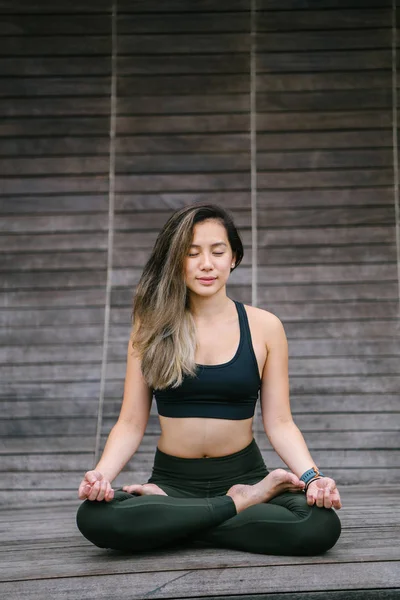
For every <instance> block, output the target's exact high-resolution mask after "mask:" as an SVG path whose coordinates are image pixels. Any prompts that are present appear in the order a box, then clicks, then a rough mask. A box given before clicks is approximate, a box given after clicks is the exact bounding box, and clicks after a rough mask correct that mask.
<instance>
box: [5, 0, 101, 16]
mask: <svg viewBox="0 0 400 600" xmlns="http://www.w3.org/2000/svg"><path fill="white" fill-rule="evenodd" d="M16 9H17V10H18V13H19V14H23V13H28V14H30V15H31V14H36V15H37V17H38V16H39V15H41V13H67V14H68V13H80V12H82V13H86V12H88V11H90V12H93V13H102V12H107V13H108V12H109V11H110V0H99V1H98V2H97V1H96V6H93V3H92V2H91V0H69V1H68V4H64V3H62V4H59V5H54V3H53V2H52V1H51V0H39V1H36V2H35V4H34V5H32V3H31V2H29V0H17V2H13V3H11V4H10V2H8V0H2V1H1V2H0V13H1V14H7V13H15V12H16Z"/></svg>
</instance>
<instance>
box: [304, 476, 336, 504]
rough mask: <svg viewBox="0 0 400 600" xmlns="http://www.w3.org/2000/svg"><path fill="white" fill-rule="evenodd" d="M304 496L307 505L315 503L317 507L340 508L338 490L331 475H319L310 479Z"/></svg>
mask: <svg viewBox="0 0 400 600" xmlns="http://www.w3.org/2000/svg"><path fill="white" fill-rule="evenodd" d="M306 496H307V504H308V505H309V506H312V505H313V504H314V503H315V504H316V506H318V507H319V508H322V507H325V508H332V507H333V508H336V509H339V508H342V503H341V501H340V494H339V491H338V489H337V487H336V483H335V481H334V480H333V479H332V478H331V477H320V478H319V479H315V480H314V481H312V482H311V483H310V485H309V486H308V490H307V492H306Z"/></svg>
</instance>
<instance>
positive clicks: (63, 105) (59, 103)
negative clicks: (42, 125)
mask: <svg viewBox="0 0 400 600" xmlns="http://www.w3.org/2000/svg"><path fill="white" fill-rule="evenodd" d="M69 59H70V57H68V60H69ZM23 60H25V59H23ZM35 60H37V59H35ZM0 110H1V112H2V114H3V115H4V116H5V117H8V118H16V117H28V116H29V117H53V116H58V117H59V116H63V117H70V116H75V115H108V114H109V113H110V100H109V98H108V97H106V96H104V97H98V96H93V97H77V98H75V99H74V102H69V101H68V99H67V98H65V99H64V98H38V99H36V98H14V99H13V100H12V102H10V100H8V99H7V100H4V99H3V100H2V99H0ZM16 141H17V142H18V143H19V145H20V146H26V145H27V144H28V143H29V141H31V140H1V145H0V147H3V145H4V144H6V143H7V142H8V143H10V145H11V144H12V142H14V144H15V142H16ZM41 141H42V140H37V142H41ZM57 141H58V143H59V142H60V140H54V142H55V143H56V142H57ZM65 141H66V140H65ZM31 142H32V141H31ZM87 142H88V143H90V139H89V140H87ZM88 143H87V144H86V145H88ZM42 145H43V144H40V143H38V147H39V148H40V146H42ZM68 145H71V142H70V143H69V144H68ZM92 145H94V144H93V141H92ZM38 152H39V150H38V148H36V150H35V151H34V153H35V154H36V153H38ZM62 152H63V153H64V154H65V152H66V146H65V145H64V147H63V149H62Z"/></svg>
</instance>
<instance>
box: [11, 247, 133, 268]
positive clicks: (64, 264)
mask: <svg viewBox="0 0 400 600" xmlns="http://www.w3.org/2000/svg"><path fill="white" fill-rule="evenodd" d="M141 264H143V266H144V263H143V262H142V263H141ZM106 265H107V253H106V251H105V250H99V251H98V252H74V251H72V252H58V253H54V252H52V253H51V254H43V253H37V254H32V253H26V254H25V253H22V252H19V253H10V254H8V253H7V254H6V255H3V260H2V264H1V266H0V270H1V271H9V272H12V271H14V272H15V271H20V270H22V271H27V270H31V271H36V270H41V269H46V271H49V270H51V269H55V270H58V269H60V270H61V269H79V270H82V271H84V270H87V269H92V268H93V269H102V268H103V269H104V268H106Z"/></svg>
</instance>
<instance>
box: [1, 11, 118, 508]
mask: <svg viewBox="0 0 400 600" xmlns="http://www.w3.org/2000/svg"><path fill="white" fill-rule="evenodd" d="M110 14H111V8H110V2H109V1H108V0H106V1H104V0H99V1H96V3H93V2H89V1H86V2H85V1H82V0H80V1H79V2H78V1H76V0H73V1H69V2H62V3H53V2H48V1H44V0H41V1H39V2H33V3H32V2H23V1H17V2H0V36H1V38H0V52H1V56H0V111H1V113H2V114H3V115H4V116H5V119H4V120H3V122H2V124H1V126H0V172H1V174H2V180H1V184H0V185H1V201H0V223H1V230H0V248H1V253H2V259H1V263H0V269H1V294H0V302H1V310H0V318H1V325H2V327H1V334H0V336H1V348H0V399H1V400H0V406H1V419H0V431H1V434H2V440H1V445H0V448H1V454H2V456H1V459H0V465H1V466H0V469H1V473H0V481H1V493H0V501H3V502H6V503H9V502H15V501H16V500H17V499H20V501H21V502H24V501H28V502H29V501H31V500H32V499H48V498H51V497H60V496H61V497H62V496H64V494H65V490H68V495H69V496H71V497H73V496H75V488H76V479H77V476H76V475H75V473H74V479H75V481H74V480H73V478H72V477H71V475H70V473H69V471H71V470H75V471H84V470H86V469H87V465H88V464H92V461H93V452H94V440H95V434H96V412H97V405H98V397H99V386H100V374H101V357H102V346H103V328H104V303H105V288H106V276H107V271H106V264H107V236H108V233H107V230H108V171H109V122H110V75H111V58H110V57H111V35H110V33H111V21H110ZM48 477H50V478H52V481H51V482H49V479H48ZM49 490H50V491H49ZM72 490H73V491H72Z"/></svg>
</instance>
